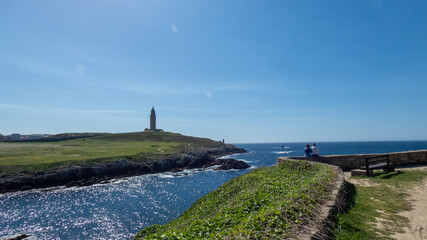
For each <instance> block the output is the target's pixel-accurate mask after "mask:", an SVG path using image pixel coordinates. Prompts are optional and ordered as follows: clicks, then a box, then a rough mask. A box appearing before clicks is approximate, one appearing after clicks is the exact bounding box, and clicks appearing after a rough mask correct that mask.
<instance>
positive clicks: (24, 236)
mask: <svg viewBox="0 0 427 240" xmlns="http://www.w3.org/2000/svg"><path fill="white" fill-rule="evenodd" d="M28 237H31V235H27V234H21V235H18V236H15V237H12V238H6V239H5V240H22V239H25V238H28Z"/></svg>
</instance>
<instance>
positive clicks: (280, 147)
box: [274, 146, 291, 149]
mask: <svg viewBox="0 0 427 240" xmlns="http://www.w3.org/2000/svg"><path fill="white" fill-rule="evenodd" d="M274 148H276V149H288V148H291V147H286V146H275V147H274Z"/></svg>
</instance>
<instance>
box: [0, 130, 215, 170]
mask: <svg viewBox="0 0 427 240" xmlns="http://www.w3.org/2000/svg"><path fill="white" fill-rule="evenodd" d="M221 144H222V143H220V142H217V141H213V140H210V139H206V138H196V137H189V136H184V135H181V134H177V133H170V132H135V133H120V134H108V133H102V134H87V133H85V134H59V135H54V136H51V137H49V138H46V139H41V140H39V141H30V142H0V173H14V172H20V171H29V172H37V171H42V170H49V169H53V168H56V167H60V166H67V165H72V164H79V163H97V162H106V161H114V160H117V159H119V158H132V159H136V160H138V161H156V160H158V159H161V158H164V157H167V156H171V155H174V154H179V153H182V152H183V151H185V149H187V148H188V147H189V146H194V147H199V146H200V147H201V146H202V147H215V146H219V145H221Z"/></svg>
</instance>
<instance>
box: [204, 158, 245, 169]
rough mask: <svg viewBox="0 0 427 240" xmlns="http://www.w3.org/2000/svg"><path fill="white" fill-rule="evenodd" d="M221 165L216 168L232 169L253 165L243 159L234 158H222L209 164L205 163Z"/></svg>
mask: <svg viewBox="0 0 427 240" xmlns="http://www.w3.org/2000/svg"><path fill="white" fill-rule="evenodd" d="M215 165H220V166H219V167H218V168H215V169H214V170H230V169H246V168H249V167H251V166H250V165H249V164H247V163H246V162H244V161H242V160H236V159H232V158H222V159H216V160H215V161H213V162H212V163H210V164H209V165H205V167H210V166H215Z"/></svg>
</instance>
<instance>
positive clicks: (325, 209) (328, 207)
mask: <svg viewBox="0 0 427 240" xmlns="http://www.w3.org/2000/svg"><path fill="white" fill-rule="evenodd" d="M287 160H291V161H292V160H295V159H290V158H288V159H287ZM278 164H280V162H279V163H278ZM313 164H317V163H314V162H313ZM327 165H328V166H329V167H330V168H332V169H333V171H334V172H335V174H336V178H335V181H333V182H332V184H331V190H330V191H331V192H330V193H331V194H330V197H329V198H328V199H326V201H325V202H324V203H323V204H321V205H320V206H318V208H317V211H318V212H317V214H316V215H315V216H314V218H313V219H312V220H311V221H310V222H308V223H307V224H306V225H305V226H304V227H303V228H302V230H301V231H300V233H299V234H297V235H296V237H295V239H311V240H324V239H331V238H332V236H333V230H334V228H335V221H334V219H335V216H336V215H337V214H338V213H341V212H342V211H343V210H344V209H346V208H347V207H348V203H347V202H346V195H347V189H346V186H347V185H346V182H345V178H344V173H343V171H342V170H341V168H339V167H338V166H334V165H329V164H327Z"/></svg>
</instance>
